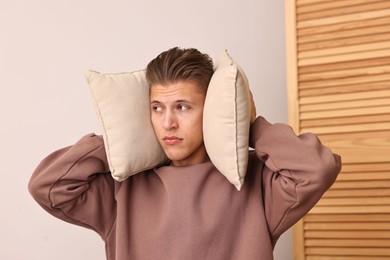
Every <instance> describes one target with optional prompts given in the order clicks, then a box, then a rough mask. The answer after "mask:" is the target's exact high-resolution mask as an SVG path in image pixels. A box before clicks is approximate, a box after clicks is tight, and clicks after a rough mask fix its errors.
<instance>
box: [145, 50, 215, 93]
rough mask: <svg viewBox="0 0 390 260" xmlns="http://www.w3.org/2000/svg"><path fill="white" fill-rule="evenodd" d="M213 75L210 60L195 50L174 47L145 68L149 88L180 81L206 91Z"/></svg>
mask: <svg viewBox="0 0 390 260" xmlns="http://www.w3.org/2000/svg"><path fill="white" fill-rule="evenodd" d="M213 73H214V70H213V61H212V59H211V58H210V57H209V56H208V55H207V54H204V53H201V52H200V51H198V50H197V49H194V48H189V49H181V48H179V47H175V48H172V49H169V50H167V51H164V52H162V53H161V54H159V55H158V56H157V57H156V58H155V59H153V60H152V61H151V62H149V64H148V66H147V67H146V79H147V80H148V82H149V84H150V86H153V85H155V84H160V85H163V86H166V85H168V84H175V83H178V82H180V81H194V82H196V83H198V84H199V85H200V87H201V88H202V90H203V91H204V92H206V91H207V87H208V85H209V82H210V79H211V77H212V75H213Z"/></svg>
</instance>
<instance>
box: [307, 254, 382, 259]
mask: <svg viewBox="0 0 390 260" xmlns="http://www.w3.org/2000/svg"><path fill="white" fill-rule="evenodd" d="M305 259H306V260H368V259H367V256H355V255H354V256H347V255H343V256H339V255H332V258H329V256H321V255H309V256H307V257H306V258H305ZM369 260H389V257H388V256H372V255H371V256H370V258H369Z"/></svg>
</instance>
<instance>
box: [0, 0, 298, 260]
mask: <svg viewBox="0 0 390 260" xmlns="http://www.w3.org/2000/svg"><path fill="white" fill-rule="evenodd" d="M283 8H284V7H283V1H282V0H277V1H258V0H240V1H232V0H228V1H226V0H211V1H209V0H198V1H183V0H167V1H151V0H143V1H130V0H128V1H125V0H112V1H99V0H94V1H92V0H85V1H75V0H73V1H72V0H71V1H51V0H36V1H27V0H25V1H23V0H12V1H11V0H4V1H1V2H0V91H1V94H0V118H1V127H0V136H1V142H0V145H1V157H0V158H1V165H2V170H1V175H2V177H1V182H0V205H1V213H0V223H2V231H1V234H2V236H1V238H0V244H1V249H0V259H7V260H24V259H29V260H34V259H39V260H45V259H56V260H61V259H64V260H65V259H66V260H67V259H96V260H99V259H105V256H104V249H103V243H102V241H101V240H100V238H99V237H98V236H97V235H96V234H94V233H93V232H92V231H89V230H85V229H82V228H79V227H76V226H72V225H69V224H66V223H64V222H61V221H58V220H57V219H55V218H53V217H51V216H49V215H48V214H47V213H46V212H44V211H43V210H42V209H41V208H40V207H38V205H37V204H36V203H35V202H34V201H33V200H32V198H31V197H30V195H29V194H28V191H27V182H28V179H29V177H30V175H31V172H32V171H33V169H34V168H35V167H36V165H37V164H38V163H39V161H40V160H41V159H42V158H43V157H44V156H45V155H47V154H48V153H50V152H52V151H54V150H55V149H57V148H60V147H63V146H66V145H69V144H72V143H74V142H75V141H76V140H77V139H78V138H80V137H81V136H82V135H84V134H86V133H89V132H96V133H100V129H99V125H98V121H97V118H96V116H95V111H94V108H93V105H92V102H91V99H90V96H89V92H88V89H87V86H86V82H85V80H84V78H83V74H82V73H83V71H84V70H86V69H95V70H99V71H102V72H119V71H129V70H135V69H141V68H144V67H145V66H146V64H147V62H148V61H149V60H150V59H152V58H153V57H155V56H156V55H157V54H158V53H160V52H161V51H163V50H166V49H168V48H170V47H173V46H176V45H178V46H181V47H196V48H198V49H200V50H201V51H204V52H207V53H209V54H210V55H211V56H212V57H214V58H216V57H217V56H218V55H219V54H220V53H221V52H222V51H223V50H224V49H227V50H228V51H229V52H230V54H231V55H232V56H233V58H234V59H235V60H236V61H237V62H238V63H239V64H240V65H241V66H242V67H243V68H244V70H245V71H246V73H247V75H248V78H249V80H250V83H251V86H252V90H253V94H254V96H255V100H256V103H257V108H258V114H261V115H264V116H265V117H267V118H268V119H269V120H270V121H271V122H287V104H286V90H285V57H284V56H285V50H284V17H283V16H284V10H283ZM259 246H261V245H259ZM291 251H292V245H291V236H290V233H289V232H288V233H287V234H286V235H285V236H283V237H282V239H281V241H280V242H279V244H278V246H277V248H276V259H280V260H288V259H292V257H291Z"/></svg>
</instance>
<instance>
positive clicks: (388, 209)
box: [310, 205, 390, 236]
mask: <svg viewBox="0 0 390 260" xmlns="http://www.w3.org/2000/svg"><path fill="white" fill-rule="evenodd" d="M310 212H311V213H314V214H330V213H338V214H340V213H348V214H351V213H387V214H390V206H367V205H364V206H348V207H347V206H328V207H314V208H312V209H311V210H310ZM389 236H390V232H389Z"/></svg>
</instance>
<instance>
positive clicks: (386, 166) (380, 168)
mask: <svg viewBox="0 0 390 260" xmlns="http://www.w3.org/2000/svg"><path fill="white" fill-rule="evenodd" d="M361 171H364V172H390V160H388V161H387V162H383V163H364V162H361V163H353V164H348V163H344V164H343V173H354V172H361Z"/></svg>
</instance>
